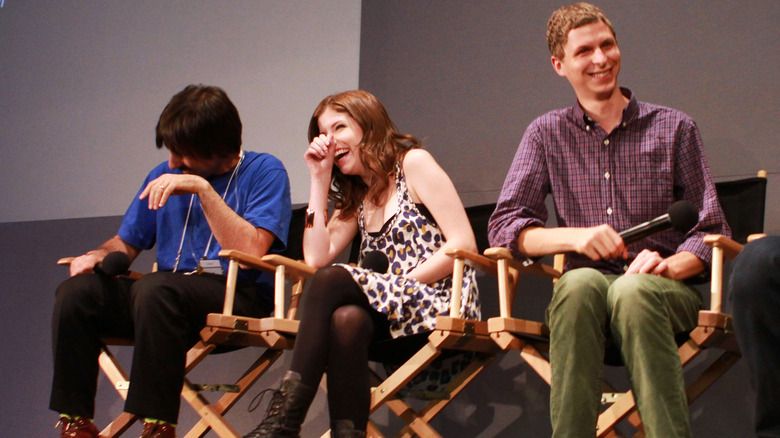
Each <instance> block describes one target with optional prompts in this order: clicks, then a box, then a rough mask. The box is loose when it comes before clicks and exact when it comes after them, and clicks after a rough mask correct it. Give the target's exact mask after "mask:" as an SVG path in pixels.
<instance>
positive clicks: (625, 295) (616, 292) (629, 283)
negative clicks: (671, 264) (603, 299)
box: [607, 274, 652, 309]
mask: <svg viewBox="0 0 780 438" xmlns="http://www.w3.org/2000/svg"><path fill="white" fill-rule="evenodd" d="M646 275H649V274H632V275H623V276H621V277H619V278H618V279H616V280H615V281H614V282H612V285H611V286H610V288H609V291H608V292H607V301H608V302H609V305H610V307H611V308H613V309H614V308H618V307H626V308H629V309H630V308H632V307H636V306H637V305H639V304H641V303H644V302H646V301H647V300H649V299H650V298H651V296H652V294H651V293H650V292H651V291H650V290H649V289H648V288H647V284H646V282H643V281H642V279H643V277H644V276H646Z"/></svg>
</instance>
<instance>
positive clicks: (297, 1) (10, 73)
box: [0, 0, 360, 222]
mask: <svg viewBox="0 0 780 438" xmlns="http://www.w3.org/2000/svg"><path fill="white" fill-rule="evenodd" d="M359 23H360V2H359V1H357V0H329V1H328V2H314V3H312V2H308V1H302V0H294V1H284V2H276V1H268V0H238V1H205V0H196V1H188V2H181V1H161V2H154V1H133V2H124V1H116V0H114V1H96V0H84V1H67V0H66V1H57V2H51V1H45V0H23V1H22V0H7V1H6V2H5V5H4V6H3V8H1V9H0V41H2V44H0V59H2V61H1V63H2V64H1V66H0V84H2V86H1V87H0V105H2V117H0V145H2V150H3V160H2V161H0V186H2V187H5V189H4V190H2V191H0V222H15V221H29V220H46V219H64V218H75V217H95V216H112V215H121V214H122V213H124V210H125V208H127V204H128V202H129V200H130V199H131V197H132V196H134V195H135V193H136V191H137V190H138V186H139V185H140V183H141V181H142V180H143V177H144V176H145V174H146V172H148V170H149V169H150V168H151V167H152V166H154V165H155V164H157V163H159V162H160V161H162V160H164V159H166V158H167V156H166V154H165V153H164V151H157V150H156V149H155V146H154V127H155V124H156V123H157V118H158V117H159V115H160V112H161V111H162V109H163V107H164V106H165V104H166V103H167V102H168V100H169V99H170V98H171V96H172V95H173V94H174V93H176V92H178V91H179V90H181V89H182V88H184V86H185V85H187V84H190V83H205V84H210V85H218V86H221V87H222V88H224V89H225V91H226V92H227V93H228V95H229V96H230V98H231V99H232V100H233V102H234V103H235V104H236V106H237V107H238V110H239V112H240V114H241V118H242V121H243V123H244V136H243V139H244V147H245V148H246V149H248V150H254V151H264V152H270V153H272V154H274V155H276V156H277V157H279V158H280V159H281V160H282V161H283V162H284V164H285V166H287V169H288V171H289V173H290V180H291V183H292V188H293V193H294V197H295V199H294V202H304V201H305V200H307V197H308V193H307V192H308V172H307V171H306V169H305V166H304V164H303V160H302V159H301V156H302V155H303V151H304V150H305V149H306V146H307V145H308V142H307V141H306V126H307V125H308V120H309V118H310V117H311V113H312V111H313V110H314V107H315V106H316V104H317V102H319V100H320V99H322V98H323V97H324V96H326V95H328V94H330V93H333V92H335V91H340V90H343V89H351V88H356V87H357V84H358V54H359V42H360V28H359V26H360V24H359ZM325 36H327V37H325Z"/></svg>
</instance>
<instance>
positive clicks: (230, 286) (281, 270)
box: [219, 249, 317, 319]
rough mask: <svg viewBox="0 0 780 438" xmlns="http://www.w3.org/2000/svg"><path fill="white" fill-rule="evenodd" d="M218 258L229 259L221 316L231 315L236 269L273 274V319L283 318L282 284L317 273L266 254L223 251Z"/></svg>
mask: <svg viewBox="0 0 780 438" xmlns="http://www.w3.org/2000/svg"><path fill="white" fill-rule="evenodd" d="M219 256H220V257H223V258H226V259H229V260H230V264H229V266H228V274H227V284H226V287H225V304H224V306H223V308H222V314H223V315H232V314H233V302H234V300H235V293H236V281H237V277H238V267H239V265H240V266H242V267H247V268H250V269H257V270H261V271H266V272H273V273H274V317H275V318H279V319H282V318H284V307H285V305H284V283H285V281H286V280H287V279H289V280H291V281H293V282H299V281H302V280H306V279H308V278H311V276H312V275H314V273H315V272H316V271H317V269H316V268H314V267H312V266H309V265H307V264H306V263H303V262H299V261H296V260H293V259H290V258H287V257H284V256H280V255H278V254H268V255H265V256H263V257H257V256H254V255H251V254H248V253H245V252H242V251H238V250H234V249H223V250H221V251H220V252H219Z"/></svg>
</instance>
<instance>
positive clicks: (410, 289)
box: [338, 161, 481, 392]
mask: <svg viewBox="0 0 780 438" xmlns="http://www.w3.org/2000/svg"><path fill="white" fill-rule="evenodd" d="M395 186H396V196H397V199H398V207H397V210H396V212H395V213H394V215H393V216H392V217H391V218H390V219H389V220H388V221H387V222H386V223H385V225H384V226H383V227H382V230H381V231H380V232H378V233H368V232H367V231H366V227H365V221H364V217H363V207H362V205H361V206H360V208H359V210H358V229H359V232H360V234H361V245H360V256H359V261H362V259H363V257H364V256H365V254H367V253H368V252H371V251H381V252H383V253H385V254H386V255H387V258H388V261H389V268H388V271H387V273H378V272H374V271H372V270H370V269H364V268H361V267H356V266H350V265H345V264H339V265H338V266H341V267H343V268H344V269H346V270H347V271H348V272H349V273H350V274H351V275H352V278H353V279H354V280H355V282H356V283H357V284H358V285H359V286H360V287H361V288H362V289H363V292H364V293H365V294H366V296H367V297H368V301H369V303H370V304H371V307H373V308H374V309H375V310H377V311H378V312H381V313H384V314H385V315H387V319H388V322H389V325H390V334H391V336H392V337H393V338H399V337H403V336H409V335H414V334H419V333H424V332H426V331H431V330H433V328H434V327H435V325H436V317H437V316H439V315H442V316H447V315H449V313H450V310H449V309H450V297H451V294H450V291H451V289H452V276H447V277H445V278H443V279H441V280H439V281H437V282H436V283H433V284H423V283H420V282H419V281H417V280H414V279H412V278H408V277H405V276H404V275H405V274H407V273H408V272H410V271H411V270H412V269H414V268H415V267H417V266H418V265H420V264H421V263H423V262H424V261H425V260H427V259H428V258H430V257H431V256H432V255H433V254H434V253H435V252H436V251H438V250H439V249H440V248H441V247H442V245H444V243H445V241H446V240H445V238H444V234H443V233H442V231H441V229H440V228H439V227H438V225H437V224H436V223H435V222H433V219H432V218H429V217H426V215H424V214H422V213H421V212H420V209H419V208H418V207H417V205H415V203H414V201H413V200H412V197H411V195H410V194H409V191H408V190H407V187H406V180H405V178H404V172H403V168H402V166H401V162H400V161H399V162H398V163H397V164H396V169H395ZM428 216H430V215H428ZM460 307H461V314H462V315H463V317H465V318H469V319H479V318H480V316H481V315H480V305H479V293H478V290H477V281H476V273H475V271H474V269H473V268H471V267H470V266H466V268H465V272H464V274H463V291H462V293H461V306H460ZM468 359H469V358H468V357H464V356H463V355H459V356H456V357H453V358H449V359H444V360H438V359H437V361H434V363H433V364H432V365H431V367H430V369H429V370H426V372H424V373H421V374H420V375H419V376H418V377H417V378H416V379H414V380H413V381H412V382H411V384H410V387H408V390H407V392H409V391H413V392H419V391H435V390H436V389H441V387H442V386H443V385H446V383H447V382H448V381H449V380H450V377H454V376H455V375H457V373H458V372H459V371H460V369H462V367H463V366H465V364H467V363H468ZM386 368H389V367H388V366H387V365H386ZM388 372H392V370H391V369H388Z"/></svg>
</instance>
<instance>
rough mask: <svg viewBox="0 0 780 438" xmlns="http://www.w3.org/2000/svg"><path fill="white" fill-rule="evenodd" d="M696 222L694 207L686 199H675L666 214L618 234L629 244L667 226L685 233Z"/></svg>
mask: <svg viewBox="0 0 780 438" xmlns="http://www.w3.org/2000/svg"><path fill="white" fill-rule="evenodd" d="M697 222H699V212H698V211H697V210H696V207H694V206H693V204H691V203H690V202H688V201H677V202H675V203H674V204H672V205H671V206H670V207H669V209H668V210H666V214H663V215H661V216H658V217H657V218H655V219H653V220H650V221H647V222H644V223H641V224H639V225H637V226H634V227H631V228H629V229H627V230H623V231H621V232H620V233H618V234H619V235H620V237H622V238H623V242H624V243H625V244H629V243H631V242H636V241H637V240H639V239H643V238H645V237H647V236H649V235H651V234H653V233H657V232H659V231H663V230H665V229H667V228H674V229H675V230H677V231H679V232H681V233H686V232H688V231H689V230H690V229H691V228H693V227H694V225H696V223H697Z"/></svg>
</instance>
